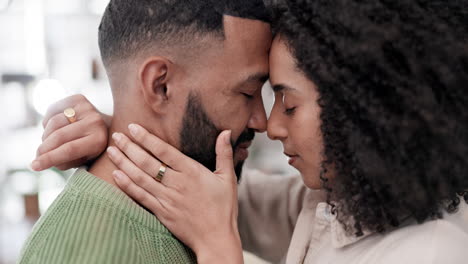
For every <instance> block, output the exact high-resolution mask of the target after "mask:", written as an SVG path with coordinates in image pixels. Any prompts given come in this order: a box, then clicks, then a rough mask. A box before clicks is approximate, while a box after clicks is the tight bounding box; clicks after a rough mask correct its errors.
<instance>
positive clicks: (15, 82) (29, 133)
mask: <svg viewBox="0 0 468 264" xmlns="http://www.w3.org/2000/svg"><path fill="white" fill-rule="evenodd" d="M107 3H108V0H67V1H63V0H0V113H2V114H3V115H2V117H1V118H0V264H10V263H15V261H16V259H17V257H18V254H19V252H20V250H21V247H22V245H23V243H24V241H25V239H26V238H27V236H28V234H29V232H30V231H31V228H32V226H33V225H34V223H35V222H36V220H37V219H38V218H39V217H40V215H41V214H42V213H43V212H44V211H45V210H47V208H48V206H49V205H50V204H51V203H52V201H53V200H54V199H55V198H56V197H57V195H58V194H59V193H60V192H61V190H62V188H63V187H64V185H65V183H66V180H67V178H68V177H69V176H70V175H71V174H72V173H73V171H66V172H61V171H58V170H54V169H51V170H48V171H45V172H41V173H35V172H32V171H31V170H30V169H29V163H30V162H31V161H32V160H33V158H34V157H35V152H36V148H37V147H38V146H39V145H40V143H41V135H42V125H41V121H42V118H43V114H44V113H45V112H46V110H47V107H48V106H49V105H50V104H51V103H53V102H55V101H57V100H59V99H61V98H63V97H66V96H68V95H72V94H77V93H81V94H84V95H85V96H86V97H87V98H88V99H89V100H90V101H91V102H92V103H94V104H95V105H96V107H97V108H98V109H99V110H100V111H102V112H104V113H107V114H112V97H111V92H110V88H109V84H108V82H107V78H106V75H105V72H104V69H103V66H102V63H101V61H100V56H99V49H98V44H97V29H98V26H99V22H100V18H101V14H102V13H103V11H104V9H105V7H106V5H107ZM267 85H268V84H267ZM264 98H265V105H266V107H267V112H269V111H270V109H271V105H272V102H273V96H272V93H271V91H270V89H269V88H268V89H266V88H264ZM281 153H282V147H281V145H280V144H279V143H277V142H276V143H273V142H272V141H270V140H268V139H267V137H266V135H259V136H257V138H256V140H255V142H254V145H253V147H252V149H251V156H250V158H249V160H248V162H247V164H246V166H247V167H250V168H256V169H261V170H263V171H266V172H271V173H295V171H294V170H293V169H291V168H290V167H289V166H288V165H287V160H286V157H284V156H283V155H282V154H281ZM246 262H247V263H263V262H262V261H260V260H258V259H256V258H254V257H253V256H251V255H248V254H247V255H246Z"/></svg>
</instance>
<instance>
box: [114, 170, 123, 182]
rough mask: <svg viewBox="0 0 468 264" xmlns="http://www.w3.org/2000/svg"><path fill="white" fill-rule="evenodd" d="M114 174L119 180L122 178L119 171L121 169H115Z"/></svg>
mask: <svg viewBox="0 0 468 264" xmlns="http://www.w3.org/2000/svg"><path fill="white" fill-rule="evenodd" d="M112 175H113V176H114V177H115V178H117V179H118V180H121V179H122V175H121V174H120V173H119V171H113V172H112Z"/></svg>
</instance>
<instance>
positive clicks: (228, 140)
mask: <svg viewBox="0 0 468 264" xmlns="http://www.w3.org/2000/svg"><path fill="white" fill-rule="evenodd" d="M231 134H232V131H231V130H229V131H228V132H227V135H226V137H225V138H224V139H225V141H226V144H228V145H231Z"/></svg>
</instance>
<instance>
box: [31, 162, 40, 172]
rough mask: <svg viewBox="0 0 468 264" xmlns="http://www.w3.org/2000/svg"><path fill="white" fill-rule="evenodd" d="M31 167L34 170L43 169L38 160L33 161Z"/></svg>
mask: <svg viewBox="0 0 468 264" xmlns="http://www.w3.org/2000/svg"><path fill="white" fill-rule="evenodd" d="M31 169H32V170H34V171H39V170H40V169H41V163H40V162H39V161H37V160H35V161H33V162H32V163H31Z"/></svg>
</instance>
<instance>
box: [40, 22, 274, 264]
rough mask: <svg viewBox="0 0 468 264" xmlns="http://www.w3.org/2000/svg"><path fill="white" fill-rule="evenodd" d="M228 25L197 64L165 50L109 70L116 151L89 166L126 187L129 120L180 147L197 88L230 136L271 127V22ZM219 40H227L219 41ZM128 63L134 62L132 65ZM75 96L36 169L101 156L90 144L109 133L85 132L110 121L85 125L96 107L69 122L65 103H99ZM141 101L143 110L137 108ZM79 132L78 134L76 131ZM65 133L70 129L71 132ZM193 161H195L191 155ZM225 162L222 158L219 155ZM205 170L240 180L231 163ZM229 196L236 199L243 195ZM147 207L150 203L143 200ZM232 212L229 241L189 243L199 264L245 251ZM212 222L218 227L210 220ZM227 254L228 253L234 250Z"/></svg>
mask: <svg viewBox="0 0 468 264" xmlns="http://www.w3.org/2000/svg"><path fill="white" fill-rule="evenodd" d="M224 29H225V39H224V40H222V41H219V39H213V40H212V42H213V43H212V44H211V45H210V46H209V48H206V49H203V52H201V53H200V54H199V57H198V59H197V60H196V61H195V62H193V61H192V62H190V61H187V60H184V59H183V58H182V57H183V56H177V55H172V54H175V53H172V54H171V53H167V54H165V55H162V54H160V55H158V54H153V55H151V56H135V58H134V59H133V60H131V61H127V62H125V63H124V64H122V65H118V64H116V65H112V66H109V67H107V71H108V75H109V79H110V83H111V87H112V91H113V97H114V117H113V118H112V121H111V124H110V129H109V134H108V135H112V139H110V140H109V141H108V144H107V145H108V146H110V147H109V148H108V153H109V155H101V156H99V157H98V158H97V160H96V162H95V163H94V164H93V165H92V166H91V167H90V169H89V171H90V172H91V173H92V174H94V175H95V176H97V177H98V178H101V179H102V180H104V181H107V182H108V183H110V184H112V185H116V186H119V185H118V180H117V178H116V175H118V173H116V172H118V167H117V165H120V166H123V167H124V168H127V169H128V168H129V167H128V166H127V167H125V166H126V165H125V164H127V165H128V163H125V164H124V163H119V161H124V159H125V157H124V156H123V155H120V156H119V151H118V149H117V148H115V146H120V147H121V148H124V149H125V146H128V144H126V143H125V142H129V141H130V138H132V139H133V140H135V134H132V133H131V130H129V129H128V125H129V124H132V123H139V124H145V128H146V129H147V130H148V132H149V133H151V134H152V135H156V136H158V137H159V138H160V139H162V140H164V141H165V142H167V143H169V145H170V146H171V148H172V151H174V152H175V151H177V149H180V147H181V145H180V142H179V136H178V135H179V134H180V129H181V126H182V120H183V116H184V114H185V110H186V109H185V106H186V105H187V99H188V97H189V94H191V92H194V91H196V92H197V94H199V95H200V100H201V103H202V105H203V106H204V110H205V111H206V113H207V115H208V117H209V119H210V120H212V121H213V123H214V124H215V126H216V127H217V128H218V130H220V131H222V130H229V134H228V135H229V139H230V140H228V139H225V140H223V141H225V142H236V141H237V139H238V138H239V136H240V135H241V134H242V133H243V132H244V131H245V130H246V129H252V130H254V131H255V132H265V131H266V122H267V121H266V113H265V109H264V106H263V101H262V98H261V87H262V86H263V84H264V82H265V81H266V80H267V79H268V71H269V64H268V59H269V58H268V56H269V49H270V46H271V31H270V26H269V24H267V23H263V22H261V21H256V20H250V19H242V18H237V17H231V16H225V17H224ZM216 41H219V42H217V43H216ZM198 52H200V50H198ZM197 54H198V53H197ZM122 67H126V70H125V69H124V68H122ZM71 101H72V103H73V104H71V105H70V101H67V100H64V101H62V102H59V103H58V104H57V105H55V106H53V107H52V108H51V109H49V112H48V114H47V116H46V118H45V121H44V125H45V127H46V130H47V131H50V132H48V133H49V134H48V135H47V137H45V138H44V141H43V144H42V145H41V146H40V147H39V150H38V157H37V159H36V160H35V161H34V162H33V163H32V168H33V169H34V170H44V169H47V168H49V167H51V166H54V165H60V166H61V167H62V168H66V167H67V166H69V165H76V164H79V162H80V161H82V159H83V157H91V158H93V156H94V155H89V149H93V148H94V149H95V146H96V145H94V144H96V143H99V144H102V141H101V140H102V138H100V139H99V140H100V141H99V142H96V141H91V140H90V141H86V142H84V141H83V140H82V138H83V134H82V133H83V132H84V131H86V132H87V133H90V134H91V135H92V134H93V129H94V128H96V129H97V130H99V131H101V128H102V127H103V126H105V121H104V120H102V119H100V122H99V126H92V127H88V128H86V129H85V127H84V125H88V126H89V123H85V122H83V120H86V119H90V118H89V117H88V116H90V115H91V112H92V114H93V116H94V115H95V114H96V112H97V111H92V110H91V111H86V112H83V113H81V112H79V111H77V113H78V114H77V120H78V121H77V122H76V123H74V124H71V125H70V124H69V122H68V120H66V119H64V118H63V113H62V112H63V109H64V107H63V106H66V107H76V108H78V106H80V105H84V106H86V107H87V108H93V107H92V106H91V107H90V104H89V102H87V100H83V98H81V97H77V98H73V99H72V100H71ZM135 105H138V106H139V107H134V106H135ZM77 110H78V109H77ZM233 117H235V118H233ZM51 120H57V124H56V125H54V126H53V127H48V125H49V121H51ZM93 120H94V119H93ZM80 126H81V127H82V129H80ZM72 129H73V131H75V132H72ZM65 130H66V132H64V131H65ZM109 138H110V137H109ZM218 140H220V139H218ZM169 145H168V146H169ZM99 146H100V145H99ZM153 146H154V144H153ZM225 146H226V144H225ZM225 148H226V147H224V149H225ZM247 148H248V146H247V145H245V144H244V145H243V146H239V148H236V149H234V152H233V153H231V154H229V153H228V154H227V155H225V156H226V157H227V158H228V160H229V162H228V163H230V165H231V166H230V167H232V166H233V164H234V163H238V162H240V161H243V160H244V159H246V158H247ZM129 149H130V150H134V148H128V149H127V150H129ZM164 149H165V148H164ZM224 149H223V148H222V147H221V148H217V150H216V151H217V154H218V156H219V153H220V152H221V153H224V152H225V150H224ZM228 149H230V148H228ZM87 150H88V151H87ZM140 150H141V149H140ZM141 151H142V150H141ZM155 152H156V150H155ZM231 152H232V150H231ZM76 153H78V154H76ZM140 153H142V152H140ZM120 154H121V153H120ZM153 154H154V153H153ZM156 154H158V155H159V156H161V155H162V154H161V152H156ZM156 154H154V155H156ZM169 159H170V160H169V161H168V162H167V164H168V165H169V164H172V162H171V161H174V160H178V161H182V160H183V159H181V158H174V157H172V158H169ZM163 160H164V159H163ZM186 160H189V161H191V162H193V160H191V159H188V158H186ZM233 160H234V162H233ZM140 161H141V160H140ZM146 161H148V159H146ZM153 161H154V159H153ZM147 163H148V162H147ZM217 163H222V162H221V161H220V160H218V162H217ZM116 164H117V165H116ZM149 164H151V167H150V168H146V170H134V171H133V172H136V171H138V173H140V174H145V173H148V172H149V171H151V172H154V171H157V168H159V167H160V163H159V164H156V163H154V162H153V163H151V162H149ZM224 164H226V163H224ZM201 167H202V166H200V165H194V166H193V167H191V170H192V172H193V171H197V172H199V173H205V174H206V173H211V174H218V175H221V174H223V175H229V177H227V178H228V179H234V180H229V182H231V184H232V183H234V184H233V185H235V182H236V181H235V173H234V171H233V169H231V168H230V167H227V165H226V166H225V167H220V166H217V171H216V172H215V173H212V172H210V171H204V170H202V169H201ZM226 167H227V168H226ZM176 173H177V171H176V170H173V169H172V168H169V169H168V171H167V172H166V175H173V176H174V175H175V174H176ZM146 175H147V174H146ZM184 175H185V174H184ZM185 176H186V177H187V178H190V177H192V176H193V173H192V174H191V175H190V177H189V176H187V175H185ZM153 181H154V180H153ZM179 182H182V180H180V181H179ZM187 182H188V181H187ZM178 186H180V185H178ZM223 197H224V193H223ZM229 197H231V198H232V199H231V200H232V201H234V200H235V199H234V197H236V196H235V195H231V196H229ZM137 201H138V200H137ZM140 204H142V205H143V206H145V205H146V204H145V203H143V202H141V201H140ZM166 205H167V204H166ZM166 208H167V207H166ZM226 214H227V215H228V216H229V219H230V220H229V221H226V222H225V223H227V225H228V226H227V227H226V228H224V227H223V228H219V229H213V230H218V231H219V235H217V236H214V237H215V238H218V237H223V238H226V237H228V239H227V240H226V241H227V243H226V244H220V243H219V240H217V239H216V240H213V236H207V235H204V234H205V233H206V232H202V233H200V237H205V239H204V240H205V241H204V242H203V243H201V244H190V242H189V243H188V244H187V245H189V246H191V247H192V249H194V250H195V252H196V253H197V257H198V260H199V262H201V263H203V262H206V261H207V260H210V259H213V258H215V257H221V256H220V255H217V254H219V252H226V250H224V248H223V247H229V248H236V249H239V250H240V249H241V247H240V238H239V235H238V232H237V225H236V224H234V222H236V218H237V211H236V210H234V209H232V208H231V207H229V210H228V213H226ZM205 216H206V215H205ZM204 226H205V227H206V226H210V225H206V224H204ZM208 246H209V247H210V248H212V249H213V248H219V250H214V251H213V250H211V251H212V252H208V251H207V250H205V248H206V247H208ZM239 250H228V251H229V252H231V253H234V255H235V256H233V257H232V258H231V259H232V260H236V259H241V258H242V255H239V254H237V252H238V251H239ZM215 252H218V253H215ZM213 254H215V256H213ZM222 257H224V258H225V257H226V255H224V256H222Z"/></svg>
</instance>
